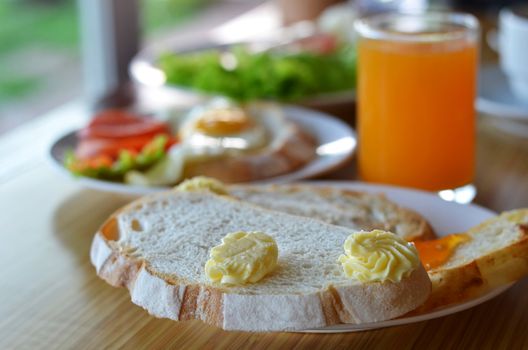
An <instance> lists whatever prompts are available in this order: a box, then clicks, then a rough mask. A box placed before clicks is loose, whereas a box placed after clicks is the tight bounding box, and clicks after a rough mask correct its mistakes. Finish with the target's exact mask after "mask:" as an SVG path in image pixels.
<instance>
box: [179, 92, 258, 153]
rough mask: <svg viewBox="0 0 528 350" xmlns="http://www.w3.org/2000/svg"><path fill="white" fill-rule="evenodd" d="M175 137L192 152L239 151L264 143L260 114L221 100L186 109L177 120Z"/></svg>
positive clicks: (253, 148) (256, 147)
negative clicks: (186, 113) (176, 134)
mask: <svg viewBox="0 0 528 350" xmlns="http://www.w3.org/2000/svg"><path fill="white" fill-rule="evenodd" d="M178 136H179V138H180V140H181V144H182V145H185V147H186V148H187V149H188V150H191V151H192V152H191V153H193V154H202V155H203V154H208V155H221V154H239V153H243V152H245V151H248V150H255V149H258V148H262V147H264V146H266V144H267V141H268V131H267V130H266V126H265V125H264V123H263V121H262V116H261V115H257V116H254V115H252V114H250V113H248V111H247V109H244V108H242V107H238V106H235V105H232V104H230V103H229V102H226V101H225V100H217V101H213V102H212V103H211V104H210V105H206V106H199V107H196V108H194V109H192V110H191V111H190V113H189V114H188V115H186V116H185V117H184V118H183V120H182V121H181V125H180V127H179V132H178Z"/></svg>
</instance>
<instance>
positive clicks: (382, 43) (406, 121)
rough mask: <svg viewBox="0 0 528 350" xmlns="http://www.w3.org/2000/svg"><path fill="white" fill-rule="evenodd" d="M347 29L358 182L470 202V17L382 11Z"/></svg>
mask: <svg viewBox="0 0 528 350" xmlns="http://www.w3.org/2000/svg"><path fill="white" fill-rule="evenodd" d="M355 28H356V31H357V32H358V35H359V41H358V133H359V149H358V153H359V154H358V158H359V172H360V176H361V177H362V179H364V180H366V181H371V182H380V183H388V184H395V185H402V186H409V187H415V188H420V189H425V190H430V191H443V192H441V193H444V194H445V195H447V196H449V193H450V192H449V191H451V192H453V193H457V192H456V191H459V192H460V191H462V192H461V193H464V191H466V192H467V191H470V192H471V190H470V188H473V196H474V187H472V186H471V185H470V184H471V182H472V180H473V176H474V169H475V111H474V101H475V89H476V75H477V60H478V39H479V25H478V21H477V19H476V18H475V17H473V16H471V15H468V14H460V13H423V14H401V13H388V14H387V13H386V14H380V15H375V16H371V17H367V18H363V19H360V20H358V21H357V22H356V23H355ZM453 195H454V194H453ZM465 195H466V197H467V196H468V195H470V196H471V194H469V193H466V194H465Z"/></svg>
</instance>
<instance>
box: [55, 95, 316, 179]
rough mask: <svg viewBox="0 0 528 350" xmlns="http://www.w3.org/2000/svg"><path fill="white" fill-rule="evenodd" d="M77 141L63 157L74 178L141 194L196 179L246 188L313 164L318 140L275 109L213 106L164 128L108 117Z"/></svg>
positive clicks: (116, 114)
mask: <svg viewBox="0 0 528 350" xmlns="http://www.w3.org/2000/svg"><path fill="white" fill-rule="evenodd" d="M77 136H78V138H79V140H80V141H79V144H78V146H77V148H76V149H75V151H74V152H70V153H69V154H68V155H67V156H66V157H65V158H66V159H65V165H66V167H67V168H68V169H69V170H70V171H71V172H72V173H74V174H75V175H80V176H88V177H95V178H98V179H104V180H112V181H122V182H125V183H127V184H130V185H140V186H172V185H175V184H177V183H179V182H180V181H182V180H184V179H186V178H190V177H193V176H197V175H206V176H213V177H215V178H218V179H220V180H222V181H224V182H227V183H233V182H247V181H253V180H259V179H265V178H269V177H273V176H277V175H281V174H285V173H288V172H290V171H293V170H295V169H297V168H299V167H301V166H303V165H305V164H306V163H307V162H309V161H310V160H312V159H313V158H314V157H315V140H314V139H313V138H312V137H311V136H310V135H309V134H307V133H306V132H305V131H304V130H303V129H302V128H301V127H300V126H298V125H297V124H295V123H293V122H291V121H289V120H287V119H286V117H285V116H284V114H283V110H282V109H281V108H280V107H278V106H276V105H273V104H271V103H252V104H247V105H244V106H240V105H237V104H234V103H233V102H231V101H228V100H225V99H215V100H212V101H210V102H209V103H208V104H206V105H203V106H196V107H195V108H193V109H191V110H189V111H184V112H180V113H175V114H173V115H171V117H170V118H168V120H166V121H160V120H157V119H154V118H147V117H138V116H134V115H131V114H130V113H129V112H124V111H107V112H103V113H102V114H100V115H98V116H97V117H96V118H95V119H94V120H93V121H92V122H90V124H89V125H88V126H87V127H86V128H85V129H82V130H81V131H80V132H79V133H78V135H77Z"/></svg>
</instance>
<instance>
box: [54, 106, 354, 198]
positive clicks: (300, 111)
mask: <svg viewBox="0 0 528 350" xmlns="http://www.w3.org/2000/svg"><path fill="white" fill-rule="evenodd" d="M280 108H282V109H283V110H284V115H285V118H286V119H288V118H289V119H293V120H295V122H297V123H298V124H301V126H302V127H305V125H306V124H312V128H310V130H308V131H312V130H315V129H318V128H316V127H314V125H320V123H321V121H324V122H323V123H329V124H333V125H335V126H337V127H338V128H339V129H341V130H342V133H343V134H342V135H341V136H339V139H341V138H350V139H351V142H352V144H351V145H350V147H349V149H348V150H346V151H345V152H343V153H340V154H337V155H332V156H330V157H333V158H335V160H334V161H332V162H331V163H329V164H327V165H326V166H324V167H322V168H318V169H313V170H311V171H309V172H308V173H307V174H304V175H303V174H302V171H303V169H305V168H306V167H308V166H310V165H313V164H314V163H316V162H317V161H321V160H323V159H325V157H328V156H320V155H316V157H315V158H314V159H312V160H311V161H310V162H308V163H306V164H305V165H303V166H302V167H301V168H298V169H296V170H295V171H292V172H290V173H287V174H282V175H278V176H274V177H271V178H267V179H261V180H257V181H251V182H245V183H246V184H271V183H284V182H292V181H301V180H306V179H310V178H313V177H316V176H321V175H323V174H325V173H328V172H331V171H334V170H336V169H338V168H340V167H341V166H343V165H344V164H346V163H347V162H349V161H350V160H351V159H352V158H353V157H354V154H355V152H356V149H357V134H356V132H355V130H354V129H353V128H352V127H351V126H350V125H348V124H347V123H345V122H344V121H343V120H341V119H339V118H337V117H335V116H333V115H331V114H328V113H325V112H321V111H317V110H313V109H310V108H306V107H302V106H296V105H291V104H280ZM307 118H310V122H307V123H306V124H303V123H302V122H298V119H307ZM329 124H327V125H329ZM78 130H79V129H78V128H76V129H72V130H70V131H68V132H66V133H64V134H61V135H59V136H58V137H54V138H53V140H52V141H51V142H50V144H49V146H48V149H47V152H46V153H47V159H48V162H49V163H51V165H52V167H53V168H54V169H55V170H56V171H58V173H60V174H61V175H63V176H66V177H68V178H69V179H70V180H73V181H74V182H75V183H77V184H78V185H81V186H83V187H85V188H89V189H93V190H98V191H103V192H111V193H119V194H124V195H134V196H136V195H147V194H152V193H156V192H161V191H166V190H168V189H170V188H171V186H165V187H146V186H136V185H127V184H124V183H120V182H112V181H107V180H99V179H95V178H89V177H84V176H75V175H73V174H71V173H70V172H69V171H68V170H67V169H66V168H65V167H64V166H63V164H62V162H61V160H60V159H58V157H56V156H55V149H56V147H58V145H59V144H60V143H61V142H63V141H64V140H65V139H66V138H68V137H72V135H73V134H75V133H76V132H77V131H78ZM315 136H316V137H317V136H318V135H315ZM336 140H337V138H336ZM321 145H322V144H321V143H320V142H319V140H318V143H317V145H316V148H317V147H319V146H321ZM72 147H73V145H72ZM299 173H300V174H301V175H300V176H299V175H298V174H299Z"/></svg>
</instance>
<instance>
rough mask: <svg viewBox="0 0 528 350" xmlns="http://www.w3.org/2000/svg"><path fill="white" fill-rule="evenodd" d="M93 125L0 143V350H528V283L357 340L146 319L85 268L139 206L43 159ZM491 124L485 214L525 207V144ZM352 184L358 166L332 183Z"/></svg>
mask: <svg viewBox="0 0 528 350" xmlns="http://www.w3.org/2000/svg"><path fill="white" fill-rule="evenodd" d="M84 120H85V114H84V113H83V111H82V109H80V107H79V106H78V105H76V104H72V105H70V106H66V107H64V108H62V109H60V110H58V111H55V112H53V113H50V114H49V115H48V116H47V117H45V118H41V119H38V120H37V121H35V122H33V123H30V124H28V125H26V126H24V127H22V128H21V129H19V130H16V131H14V132H11V133H9V134H7V135H6V136H4V137H2V138H0V223H1V228H0V242H1V243H0V349H62V348H66V349H104V348H126V349H158V348H173V349H188V348H205V349H218V348H233V349H272V348H284V349H303V348H306V349H332V348H343V349H345V348H347V349H350V348H380V349H400V348H403V349H405V348H416V349H425V348H433V349H435V348H436V349H449V348H461V349H469V348H483V349H499V348H503V349H528V293H527V292H526V291H527V289H528V279H524V280H523V281H520V282H518V283H517V284H516V285H515V286H514V287H512V288H511V289H510V290H508V291H507V292H505V293H504V294H502V295H500V296H499V297H497V298H495V299H493V300H491V301H489V302H486V303H484V304H482V305H480V306H477V307H475V308H473V309H470V310H467V311H464V312H460V313H457V314H454V315H450V316H447V317H443V318H439V319H435V320H431V321H426V322H420V323H415V324H410V325H406V326H399V327H393V328H388V329H382V330H374V331H366V332H360V333H343V334H301V333H243V332H226V331H222V330H220V329H217V328H214V327H210V326H206V325H204V324H202V323H200V322H198V321H190V322H173V321H170V320H162V319H156V318H153V317H151V316H149V315H148V314H147V312H145V311H144V310H143V309H141V308H140V307H138V306H135V305H134V304H132V303H131V301H130V297H129V294H128V292H127V291H126V290H124V289H116V288H112V287H110V286H109V285H107V284H106V283H105V282H103V281H102V280H100V279H99V278H98V277H97V276H96V274H95V271H94V268H93V267H92V266H91V264H90V263H89V258H88V253H89V247H90V243H91V240H92V237H93V234H94V232H95V231H96V230H97V228H98V226H99V225H100V224H101V223H102V222H103V220H104V219H105V218H106V217H107V216H109V215H110V214H111V213H112V212H113V211H114V210H116V209H117V208H119V207H120V206H122V205H124V204H125V203H127V202H128V201H129V200H130V198H127V197H124V196H118V195H113V194H108V193H101V192H96V191H91V190H84V189H82V188H80V187H78V186H77V184H76V183H75V182H74V181H70V180H68V179H65V178H63V177H61V176H59V175H58V174H57V173H56V172H55V171H54V169H52V168H51V166H50V165H49V164H48V162H46V159H45V157H46V154H45V150H46V147H47V143H48V142H49V141H50V140H53V139H54V138H55V137H57V136H58V135H60V134H62V133H64V132H65V131H66V130H69V129H70V128H72V127H75V126H77V125H81V124H82V123H83V122H84ZM488 124H489V123H487V120H486V119H481V120H480V123H479V125H480V126H479V133H478V171H477V179H476V184H477V187H478V191H479V196H478V203H480V204H482V205H485V206H487V207H489V208H492V209H494V210H497V211H500V210H505V209H511V208H516V207H528V180H527V179H528V178H527V176H528V139H522V138H516V137H513V136H510V135H507V134H503V133H502V132H500V131H498V130H496V129H494V128H493V127H492V126H490V125H488ZM43 135H46V136H43ZM354 174H355V172H354V166H353V163H351V164H350V165H349V166H347V167H345V168H344V169H342V170H340V171H337V172H335V173H333V174H331V175H329V176H328V177H326V178H340V179H353V178H354V176H355V175H354Z"/></svg>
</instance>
